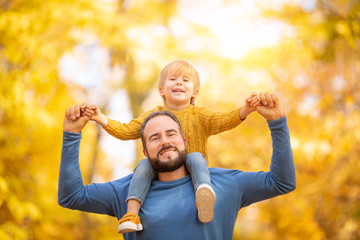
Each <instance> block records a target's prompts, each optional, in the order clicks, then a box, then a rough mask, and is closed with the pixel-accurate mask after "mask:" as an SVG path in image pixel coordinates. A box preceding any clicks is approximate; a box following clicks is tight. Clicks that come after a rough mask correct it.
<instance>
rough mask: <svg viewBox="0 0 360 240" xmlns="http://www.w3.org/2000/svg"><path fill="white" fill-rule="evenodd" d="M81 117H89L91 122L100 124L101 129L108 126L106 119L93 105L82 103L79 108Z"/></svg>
mask: <svg viewBox="0 0 360 240" xmlns="http://www.w3.org/2000/svg"><path fill="white" fill-rule="evenodd" d="M80 112H81V116H90V117H91V119H90V120H92V121H95V122H97V123H98V124H100V126H101V127H102V128H106V127H107V126H108V124H109V121H108V118H107V117H106V116H105V115H104V114H103V113H101V111H100V109H99V107H98V106H97V105H95V104H87V103H83V104H82V105H81V106H80Z"/></svg>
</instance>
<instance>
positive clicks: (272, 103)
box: [255, 93, 285, 121]
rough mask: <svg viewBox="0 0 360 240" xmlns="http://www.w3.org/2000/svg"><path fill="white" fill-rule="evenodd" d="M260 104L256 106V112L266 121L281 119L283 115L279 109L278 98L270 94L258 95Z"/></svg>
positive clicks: (282, 111)
mask: <svg viewBox="0 0 360 240" xmlns="http://www.w3.org/2000/svg"><path fill="white" fill-rule="evenodd" d="M259 99H260V104H259V105H258V106H256V107H255V108H256V111H257V112H258V113H259V114H260V115H261V116H263V117H264V118H265V119H266V120H268V121H273V120H277V119H279V118H282V117H283V116H284V115H285V113H284V109H283V108H282V107H281V104H280V101H279V98H278V97H277V96H276V95H274V94H270V93H260V94H259Z"/></svg>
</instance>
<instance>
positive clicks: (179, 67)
mask: <svg viewBox="0 0 360 240" xmlns="http://www.w3.org/2000/svg"><path fill="white" fill-rule="evenodd" d="M170 74H174V75H175V76H179V75H186V76H187V77H189V78H191V79H192V81H193V83H194V90H199V88H200V77H199V73H198V72H197V71H196V69H195V68H194V67H193V66H192V65H191V64H190V63H188V62H186V61H184V60H175V61H173V62H171V63H169V64H167V65H166V66H165V67H164V68H163V69H162V70H161V72H160V76H159V84H158V87H159V88H163V86H164V82H165V80H166V77H168V76H169V75H170ZM162 98H163V101H164V103H165V104H166V99H165V96H163V97H162ZM194 102H195V98H194V97H192V98H191V100H190V104H192V105H195V103H194Z"/></svg>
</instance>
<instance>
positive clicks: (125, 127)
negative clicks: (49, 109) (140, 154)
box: [75, 103, 159, 140]
mask: <svg viewBox="0 0 360 240" xmlns="http://www.w3.org/2000/svg"><path fill="white" fill-rule="evenodd" d="M156 110H159V108H156V109H154V110H151V111H149V112H146V113H144V114H142V115H141V116H140V117H138V118H136V119H133V120H131V121H130V122H129V123H122V122H119V121H116V120H113V119H110V118H108V117H107V116H105V115H104V114H102V113H101V112H100V109H99V108H98V107H97V106H96V105H94V104H86V103H83V104H82V105H81V107H80V109H79V110H78V111H76V109H75V113H77V112H81V116H89V117H91V120H92V121H95V122H97V123H99V124H100V125H101V126H102V128H103V129H104V130H105V131H106V132H108V133H109V134H110V135H112V136H113V137H115V138H118V139H120V140H135V139H138V138H140V128H141V124H142V122H143V121H144V119H145V118H146V117H147V115H149V114H150V112H153V111H156ZM76 116H78V115H76Z"/></svg>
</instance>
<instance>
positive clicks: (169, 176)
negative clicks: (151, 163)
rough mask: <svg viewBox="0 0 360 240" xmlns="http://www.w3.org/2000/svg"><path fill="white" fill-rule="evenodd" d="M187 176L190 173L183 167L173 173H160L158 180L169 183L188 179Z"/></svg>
mask: <svg viewBox="0 0 360 240" xmlns="http://www.w3.org/2000/svg"><path fill="white" fill-rule="evenodd" d="M187 175H189V173H188V172H187V171H186V168H185V166H183V167H181V168H179V169H176V170H174V171H172V172H162V173H158V178H159V181H163V182H167V181H173V180H177V179H180V178H183V177H186V176H187Z"/></svg>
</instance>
